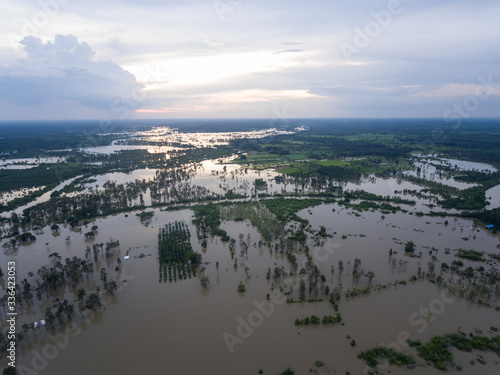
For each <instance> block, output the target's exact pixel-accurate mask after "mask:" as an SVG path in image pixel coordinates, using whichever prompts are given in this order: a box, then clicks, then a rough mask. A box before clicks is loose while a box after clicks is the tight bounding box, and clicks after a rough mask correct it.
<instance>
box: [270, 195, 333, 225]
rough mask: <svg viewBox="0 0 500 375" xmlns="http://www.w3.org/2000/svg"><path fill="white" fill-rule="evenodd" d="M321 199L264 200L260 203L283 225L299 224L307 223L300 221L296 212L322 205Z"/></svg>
mask: <svg viewBox="0 0 500 375" xmlns="http://www.w3.org/2000/svg"><path fill="white" fill-rule="evenodd" d="M323 202H324V201H323V200H321V199H285V198H279V199H266V200H263V201H262V204H264V205H265V206H266V207H267V209H268V210H269V211H271V212H272V213H273V214H274V215H276V218H277V219H278V220H280V221H281V222H283V223H287V222H289V221H291V220H293V221H297V222H299V223H307V222H308V221H307V219H302V218H301V217H299V216H298V215H297V212H299V211H300V210H303V209H305V208H309V207H314V206H318V205H321V204H323Z"/></svg>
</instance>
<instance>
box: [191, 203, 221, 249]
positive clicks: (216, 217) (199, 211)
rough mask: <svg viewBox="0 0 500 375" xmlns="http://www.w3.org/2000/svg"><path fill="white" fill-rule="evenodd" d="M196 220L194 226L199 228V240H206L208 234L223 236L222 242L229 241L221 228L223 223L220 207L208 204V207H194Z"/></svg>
mask: <svg viewBox="0 0 500 375" xmlns="http://www.w3.org/2000/svg"><path fill="white" fill-rule="evenodd" d="M191 209H192V210H193V212H194V216H195V219H194V220H193V224H195V225H196V227H197V228H198V231H199V232H198V238H201V239H206V238H207V237H208V234H211V235H215V236H221V239H222V241H229V236H228V234H227V232H226V231H225V230H223V229H220V228H219V225H220V223H221V215H220V209H219V206H218V205H215V204H213V203H208V204H206V205H198V206H193V207H192V208H191Z"/></svg>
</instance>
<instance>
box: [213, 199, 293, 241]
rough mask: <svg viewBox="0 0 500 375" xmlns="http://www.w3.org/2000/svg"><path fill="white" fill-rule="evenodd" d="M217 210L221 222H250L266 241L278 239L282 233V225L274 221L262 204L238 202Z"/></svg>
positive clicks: (271, 214) (273, 216)
mask: <svg viewBox="0 0 500 375" xmlns="http://www.w3.org/2000/svg"><path fill="white" fill-rule="evenodd" d="M219 208H220V217H221V219H223V220H234V221H241V220H245V219H247V220H250V222H251V223H252V225H253V226H254V227H256V228H257V229H258V231H259V233H260V234H261V235H262V238H263V239H264V240H266V241H271V240H272V239H274V238H278V237H279V236H280V235H281V234H282V232H283V226H284V223H282V222H280V221H278V220H276V216H275V215H274V214H273V213H272V212H271V211H270V210H268V209H267V206H266V205H264V204H263V203H262V202H238V203H234V204H232V205H220V206H219Z"/></svg>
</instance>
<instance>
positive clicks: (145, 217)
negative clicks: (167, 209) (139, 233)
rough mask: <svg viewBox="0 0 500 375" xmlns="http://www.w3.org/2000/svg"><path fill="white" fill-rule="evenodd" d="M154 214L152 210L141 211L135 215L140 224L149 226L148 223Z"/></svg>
mask: <svg viewBox="0 0 500 375" xmlns="http://www.w3.org/2000/svg"><path fill="white" fill-rule="evenodd" d="M154 215H155V212H154V211H142V212H141V213H140V214H136V215H135V216H138V217H139V219H140V220H141V224H142V225H144V226H145V227H147V226H149V224H151V220H152V219H153V216H154Z"/></svg>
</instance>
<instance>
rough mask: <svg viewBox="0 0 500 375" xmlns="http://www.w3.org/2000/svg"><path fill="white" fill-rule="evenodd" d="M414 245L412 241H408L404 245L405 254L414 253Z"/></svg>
mask: <svg viewBox="0 0 500 375" xmlns="http://www.w3.org/2000/svg"><path fill="white" fill-rule="evenodd" d="M415 247H416V246H415V243H413V241H408V242H407V243H406V245H405V252H407V253H413V252H414V251H415Z"/></svg>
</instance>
